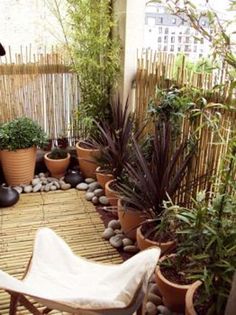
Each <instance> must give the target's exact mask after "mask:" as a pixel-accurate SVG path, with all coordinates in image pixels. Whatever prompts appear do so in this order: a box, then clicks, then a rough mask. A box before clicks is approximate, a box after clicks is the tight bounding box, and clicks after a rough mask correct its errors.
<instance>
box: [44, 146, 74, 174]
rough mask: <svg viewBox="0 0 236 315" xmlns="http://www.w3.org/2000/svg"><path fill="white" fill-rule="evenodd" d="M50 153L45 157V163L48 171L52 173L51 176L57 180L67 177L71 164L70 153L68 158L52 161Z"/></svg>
mask: <svg viewBox="0 0 236 315" xmlns="http://www.w3.org/2000/svg"><path fill="white" fill-rule="evenodd" d="M49 154H50V152H48V153H46V154H45V155H44V161H45V164H46V166H47V169H48V170H49V172H50V173H51V175H52V176H53V177H55V178H61V177H62V176H64V175H65V173H66V170H67V168H68V166H69V164H70V153H67V157H66V158H65V159H59V160H55V159H50V158H49V157H48V155H49Z"/></svg>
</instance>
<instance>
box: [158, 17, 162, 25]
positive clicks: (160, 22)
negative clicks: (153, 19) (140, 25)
mask: <svg viewBox="0 0 236 315" xmlns="http://www.w3.org/2000/svg"><path fill="white" fill-rule="evenodd" d="M157 24H163V17H162V16H160V17H158V18H157Z"/></svg>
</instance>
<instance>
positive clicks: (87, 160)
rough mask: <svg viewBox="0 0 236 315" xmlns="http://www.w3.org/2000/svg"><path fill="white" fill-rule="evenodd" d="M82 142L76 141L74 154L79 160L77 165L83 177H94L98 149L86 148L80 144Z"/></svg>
mask: <svg viewBox="0 0 236 315" xmlns="http://www.w3.org/2000/svg"><path fill="white" fill-rule="evenodd" d="M81 143H82V142H78V143H76V154H77V158H78V160H79V167H80V170H81V172H82V173H83V175H84V177H87V178H88V177H91V178H94V179H96V168H97V167H98V163H97V162H96V158H99V156H100V150H98V149H87V148H83V147H81V146H80V144H81Z"/></svg>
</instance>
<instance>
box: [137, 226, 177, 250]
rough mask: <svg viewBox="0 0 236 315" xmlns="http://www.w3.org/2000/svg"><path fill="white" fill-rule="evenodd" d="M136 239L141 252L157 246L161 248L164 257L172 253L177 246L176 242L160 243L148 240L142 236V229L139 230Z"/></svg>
mask: <svg viewBox="0 0 236 315" xmlns="http://www.w3.org/2000/svg"><path fill="white" fill-rule="evenodd" d="M136 239H137V245H138V248H139V249H140V250H144V249H147V248H148V247H152V246H157V247H160V249H161V254H162V255H163V254H165V253H166V252H168V253H170V252H171V251H172V250H173V249H174V248H175V246H176V243H175V241H169V242H166V243H160V242H155V241H151V240H149V239H148V238H145V237H144V236H143V234H142V231H141V227H139V228H138V229H137V233H136Z"/></svg>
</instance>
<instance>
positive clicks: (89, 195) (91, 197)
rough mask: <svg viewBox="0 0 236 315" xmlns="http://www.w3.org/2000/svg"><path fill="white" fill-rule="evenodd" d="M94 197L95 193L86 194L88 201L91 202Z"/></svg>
mask: <svg viewBox="0 0 236 315" xmlns="http://www.w3.org/2000/svg"><path fill="white" fill-rule="evenodd" d="M93 197H94V193H93V192H86V194H85V199H86V200H88V201H91V200H92V199H93Z"/></svg>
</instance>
